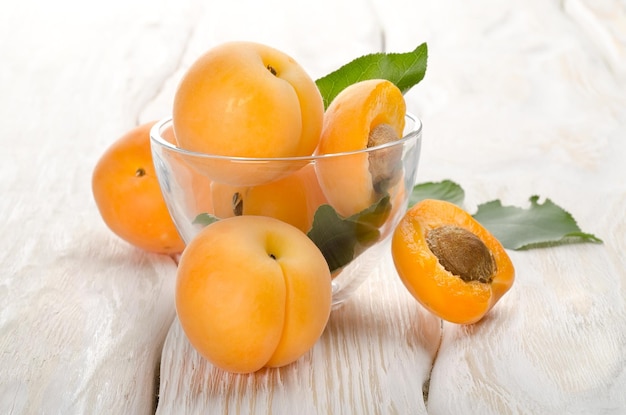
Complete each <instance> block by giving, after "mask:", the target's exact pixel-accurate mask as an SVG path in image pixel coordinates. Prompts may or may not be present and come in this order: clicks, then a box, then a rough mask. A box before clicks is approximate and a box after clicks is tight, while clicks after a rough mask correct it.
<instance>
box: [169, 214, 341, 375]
mask: <svg viewBox="0 0 626 415" xmlns="http://www.w3.org/2000/svg"><path fill="white" fill-rule="evenodd" d="M331 295H332V294H331V279H330V271H329V269H328V265H327V263H326V260H325V259H324V256H323V255H322V254H321V252H320V251H319V249H318V248H317V247H316V246H315V244H313V242H312V241H311V240H310V239H309V238H308V237H307V236H306V234H304V233H303V232H301V231H300V230H298V229H297V228H295V227H294V226H291V225H289V224H287V223H285V222H282V221H280V220H278V219H274V218H270V217H264V216H235V217H231V218H227V219H222V220H220V221H217V222H213V223H212V224H210V225H208V226H207V227H205V228H204V229H202V231H200V233H199V234H198V235H197V236H196V237H195V238H194V239H193V240H192V241H191V242H190V243H189V245H188V246H187V248H186V249H185V251H184V252H183V254H182V256H181V258H180V262H179V267H178V272H177V277H176V312H177V315H178V318H179V320H180V323H181V326H182V328H183V331H184V332H185V334H186V336H187V338H188V340H189V342H190V343H191V345H192V346H193V347H194V348H195V349H196V350H197V351H198V352H199V353H200V354H201V355H202V356H203V357H204V358H205V359H207V360H208V361H209V362H211V363H212V364H213V365H215V366H216V367H219V368H221V369H223V370H226V371H229V372H234V373H250V372H255V371H257V370H259V369H261V368H263V367H280V366H285V365H287V364H289V363H292V362H294V361H296V360H297V359H299V358H300V357H301V356H303V355H304V354H305V353H306V352H307V351H309V350H310V349H311V348H312V347H313V345H314V344H315V343H316V342H317V340H318V339H319V337H320V336H321V334H322V332H323V331H324V328H325V327H326V324H327V322H328V318H329V316H330V309H331Z"/></svg>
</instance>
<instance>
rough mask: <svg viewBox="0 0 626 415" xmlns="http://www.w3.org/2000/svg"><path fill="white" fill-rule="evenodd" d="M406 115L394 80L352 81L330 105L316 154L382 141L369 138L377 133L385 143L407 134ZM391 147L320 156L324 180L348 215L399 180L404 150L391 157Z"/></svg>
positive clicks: (332, 198)
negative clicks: (380, 133)
mask: <svg viewBox="0 0 626 415" xmlns="http://www.w3.org/2000/svg"><path fill="white" fill-rule="evenodd" d="M405 114H406V103H405V100H404V97H403V95H402V92H401V91H400V90H399V89H398V87H396V86H395V85H394V84H393V83H391V82H389V81H387V80H383V79H372V80H367V81H361V82H357V83H355V84H352V85H350V86H348V87H347V88H345V89H344V90H342V91H341V92H340V93H339V94H338V95H337V96H336V97H335V99H334V100H333V101H332V102H331V103H330V105H329V106H328V109H327V110H326V113H325V114H324V122H323V126H322V133H321V138H320V143H319V146H318V148H317V149H316V153H317V154H335V153H341V152H355V151H359V150H364V149H367V148H368V147H371V146H372V145H374V146H376V145H380V144H381V142H380V141H374V142H373V143H372V142H371V141H370V140H371V137H372V136H373V135H375V134H376V132H378V131H382V134H384V135H385V136H387V137H390V138H388V139H387V141H390V140H391V141H392V140H397V139H399V138H401V137H402V135H403V132H404V125H405V118H404V117H405ZM373 133H374V134H373ZM390 151H393V150H392V149H390V148H387V149H379V150H376V153H371V154H368V153H367V152H358V153H355V154H349V155H344V156H341V157H329V158H324V159H320V160H319V162H318V165H317V171H318V176H319V178H320V184H321V186H322V189H323V191H324V194H325V195H326V197H327V198H328V200H329V202H330V204H331V205H332V206H333V207H334V208H335V209H336V210H337V212H338V213H339V214H341V215H343V216H350V215H353V214H355V213H358V212H360V211H362V210H364V209H366V208H368V207H369V206H371V205H372V204H373V203H375V202H376V201H377V200H378V199H379V198H380V197H382V196H384V194H385V192H386V191H387V190H388V189H389V187H390V186H391V185H392V184H393V183H395V181H397V179H398V177H399V174H400V172H398V171H397V166H398V165H399V162H400V160H399V158H400V156H401V154H395V155H393V154H391V155H390V154H389V152H390ZM375 154H378V155H375ZM381 154H382V155H381Z"/></svg>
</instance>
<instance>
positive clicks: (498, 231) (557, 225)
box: [473, 196, 602, 250]
mask: <svg viewBox="0 0 626 415" xmlns="http://www.w3.org/2000/svg"><path fill="white" fill-rule="evenodd" d="M529 200H530V204H531V205H530V207H529V208H528V209H523V208H519V207H515V206H502V203H501V202H500V201H499V200H493V201H491V202H487V203H484V204H482V205H479V206H478V210H477V211H476V213H475V214H474V215H473V216H474V218H475V219H476V220H477V221H478V222H480V223H481V224H482V225H483V226H484V227H485V228H487V229H488V230H489V231H490V232H491V233H492V234H493V235H494V236H495V237H496V238H498V240H499V241H500V242H501V243H502V245H503V246H504V247H505V248H507V249H514V250H526V249H532V248H540V247H546V246H557V245H564V244H568V243H583V242H593V243H601V242H602V240H601V239H600V238H598V237H596V236H594V235H592V234H589V233H584V232H582V231H581V229H580V228H579V227H578V225H577V223H576V221H575V220H574V218H573V217H572V215H571V214H570V213H569V212H567V211H565V210H564V209H563V208H561V207H559V206H557V205H556V204H555V203H553V202H552V201H551V200H550V199H546V200H545V201H544V203H543V204H540V203H538V202H537V201H538V200H539V197H538V196H531V197H530V199H529Z"/></svg>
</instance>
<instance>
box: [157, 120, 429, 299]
mask: <svg viewBox="0 0 626 415" xmlns="http://www.w3.org/2000/svg"><path fill="white" fill-rule="evenodd" d="M421 135H422V124H421V121H420V120H419V119H418V118H417V117H415V116H413V115H412V114H407V115H406V122H405V129H404V134H403V137H402V138H401V139H399V140H397V141H394V142H391V143H386V144H382V145H379V146H376V147H370V148H367V149H364V150H360V151H353V152H345V153H338V154H326V155H317V156H309V157H291V158H243V157H226V156H217V155H210V154H202V153H196V152H193V151H188V150H185V149H182V148H179V147H178V146H177V144H176V138H175V136H174V130H173V127H172V119H171V118H166V119H163V120H161V121H159V122H157V123H156V124H155V125H154V126H153V127H152V130H151V132H150V140H151V147H152V156H153V161H154V165H155V169H156V173H157V176H158V180H159V184H160V186H161V190H162V192H163V196H164V198H165V202H166V204H167V207H168V209H169V212H170V215H171V216H172V219H173V221H174V224H175V225H176V228H177V229H178V231H179V233H180V235H181V237H182V238H183V240H184V241H185V242H186V243H189V242H190V241H191V240H192V239H193V238H194V236H195V235H196V234H197V233H198V232H199V231H200V230H201V229H202V228H203V227H205V226H207V225H208V224H209V223H211V222H213V221H215V220H219V219H221V218H226V217H230V216H235V215H263V216H272V217H275V218H278V219H281V220H283V221H285V222H287V223H290V224H292V225H294V226H296V227H298V228H299V229H300V230H302V231H303V232H305V233H306V234H307V235H308V236H309V237H310V238H311V239H312V240H313V241H314V242H315V243H316V245H317V246H318V247H319V248H320V250H321V251H322V253H323V254H324V257H325V258H326V260H327V262H328V264H329V268H330V269H331V273H332V276H333V280H332V284H333V308H336V307H338V306H339V305H340V304H342V303H343V302H344V301H346V299H348V298H349V297H350V295H351V294H352V293H353V292H354V291H355V290H356V289H357V288H358V287H359V286H360V285H361V283H362V282H363V281H364V280H365V278H367V276H368V275H370V274H371V273H372V272H375V271H376V268H377V266H378V265H379V264H380V263H381V262H382V261H381V259H382V258H383V257H384V256H385V255H388V254H389V253H390V247H389V244H388V242H389V239H390V236H391V233H392V232H393V229H394V228H395V227H396V225H397V224H398V222H399V221H400V219H401V218H402V216H403V215H404V214H405V212H406V210H407V206H408V200H409V196H410V194H411V191H412V189H413V187H414V186H415V182H416V179H417V166H418V161H419V157H420V149H421Z"/></svg>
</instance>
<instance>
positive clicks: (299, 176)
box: [211, 164, 327, 232]
mask: <svg viewBox="0 0 626 415" xmlns="http://www.w3.org/2000/svg"><path fill="white" fill-rule="evenodd" d="M211 198H212V200H213V207H214V214H215V216H217V217H219V218H228V217H231V216H236V215H238V214H239V215H258V216H270V217H273V218H276V219H280V220H282V221H283V222H287V223H289V224H290V225H293V226H295V227H296V228H298V229H300V230H301V231H303V232H307V231H308V230H309V229H311V225H312V224H313V217H314V215H315V211H316V210H317V208H318V207H320V206H321V205H322V204H324V203H326V202H327V201H326V197H325V196H324V193H323V192H322V189H321V187H320V185H319V182H318V179H317V175H316V173H315V166H314V165H313V164H307V165H305V166H304V167H303V168H301V169H300V170H298V171H296V172H295V173H292V174H290V175H288V176H286V177H284V178H281V179H279V180H275V181H272V182H270V183H266V184H262V185H259V186H251V187H244V186H231V185H227V184H222V183H213V184H212V191H211Z"/></svg>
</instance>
